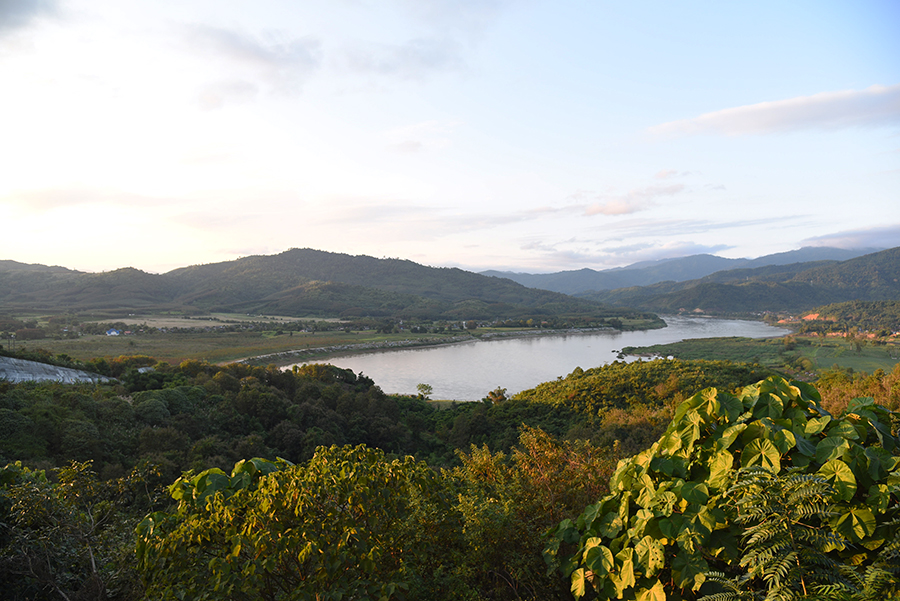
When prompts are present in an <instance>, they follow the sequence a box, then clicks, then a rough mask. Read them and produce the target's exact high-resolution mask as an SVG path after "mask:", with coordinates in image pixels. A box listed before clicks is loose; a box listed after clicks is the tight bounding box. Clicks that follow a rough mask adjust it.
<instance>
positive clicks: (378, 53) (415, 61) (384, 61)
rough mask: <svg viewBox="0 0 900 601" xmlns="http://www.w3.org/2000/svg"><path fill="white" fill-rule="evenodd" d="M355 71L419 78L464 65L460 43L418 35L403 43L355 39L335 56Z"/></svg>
mask: <svg viewBox="0 0 900 601" xmlns="http://www.w3.org/2000/svg"><path fill="white" fill-rule="evenodd" d="M337 62H338V63H339V65H340V66H342V67H344V68H345V69H347V70H349V71H352V72H354V73H357V74H363V75H379V76H388V77H394V78H397V79H405V80H421V79H425V78H426V77H428V76H429V75H432V74H433V73H435V72H442V71H453V70H458V69H460V68H462V67H463V60H462V58H461V55H460V46H459V44H458V43H457V42H456V41H454V40H451V39H437V38H417V39H414V40H409V41H407V42H405V43H403V44H381V43H375V42H357V43H356V44H355V45H353V46H352V47H350V48H347V49H346V50H345V51H344V52H343V54H342V55H341V56H340V57H339V58H338V59H337Z"/></svg>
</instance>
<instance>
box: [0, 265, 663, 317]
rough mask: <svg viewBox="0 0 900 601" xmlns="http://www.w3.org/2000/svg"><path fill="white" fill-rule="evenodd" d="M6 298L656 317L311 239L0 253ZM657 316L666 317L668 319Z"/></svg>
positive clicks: (137, 305)
mask: <svg viewBox="0 0 900 601" xmlns="http://www.w3.org/2000/svg"><path fill="white" fill-rule="evenodd" d="M0 304H2V306H3V307H4V308H5V309H6V310H8V311H10V312H15V311H25V310H27V311H29V312H33V311H35V310H37V311H50V312H52V311H60V312H62V311H65V312H77V311H86V310H101V311H110V312H112V311H115V312H118V313H119V314H123V313H127V312H130V311H132V312H133V311H136V310H140V311H165V310H168V311H180V312H185V311H186V312H203V311H216V312H237V313H253V314H268V315H285V316H318V317H342V318H355V317H394V318H400V319H432V320H472V319H475V320H487V319H503V320H515V319H524V320H527V319H533V320H535V321H536V322H538V323H540V322H541V321H543V320H547V321H550V320H556V321H557V322H560V323H559V324H558V325H565V324H566V323H567V324H569V325H573V326H578V325H606V326H612V327H619V328H621V327H627V324H623V322H622V321H621V320H629V319H640V320H649V321H651V322H652V321H653V320H656V317H655V316H654V315H652V314H647V313H643V312H636V311H631V310H627V309H621V308H610V307H608V306H603V305H601V304H599V303H597V302H596V301H592V300H589V299H577V298H573V297H571V296H566V295H564V294H560V293H557V292H549V291H546V290H536V289H532V288H526V287H525V286H522V285H520V284H517V283H515V282H512V281H510V280H505V279H499V278H492V277H487V276H483V275H478V274H475V273H472V272H468V271H464V270H461V269H455V268H453V269H451V268H434V267H426V266H423V265H419V264H416V263H413V262H411V261H405V260H399V259H375V258H373V257H367V256H350V255H345V254H337V253H328V252H322V251H316V250H311V249H293V250H289V251H286V252H283V253H281V254H279V255H274V256H252V257H246V258H243V259H238V260H236V261H228V262H224V263H213V264H208V265H196V266H192V267H185V268H182V269H176V270H174V271H170V272H168V273H165V274H161V275H155V274H149V273H145V272H143V271H140V270H137V269H133V268H124V269H118V270H116V271H110V272H105V273H83V272H78V271H72V270H69V269H64V268H62V267H46V266H43V265H26V264H22V263H17V262H15V261H0ZM615 320H619V321H615ZM656 325H657V327H661V326H662V322H658V321H657V323H656ZM643 327H646V324H645V325H644V326H643Z"/></svg>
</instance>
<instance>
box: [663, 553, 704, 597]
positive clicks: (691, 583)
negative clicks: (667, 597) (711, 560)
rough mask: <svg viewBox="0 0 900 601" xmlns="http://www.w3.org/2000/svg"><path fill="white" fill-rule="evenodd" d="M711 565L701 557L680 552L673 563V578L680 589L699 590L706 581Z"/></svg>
mask: <svg viewBox="0 0 900 601" xmlns="http://www.w3.org/2000/svg"><path fill="white" fill-rule="evenodd" d="M707 572H709V565H708V564H707V563H706V561H705V560H704V559H703V558H702V557H700V556H699V555H695V554H693V553H687V552H685V551H682V552H680V553H679V554H678V555H677V556H676V557H675V559H674V560H673V561H672V576H673V577H674V578H675V584H676V586H678V587H679V588H689V589H691V590H697V589H698V588H700V586H701V585H702V584H703V582H704V581H705V580H706V573H707Z"/></svg>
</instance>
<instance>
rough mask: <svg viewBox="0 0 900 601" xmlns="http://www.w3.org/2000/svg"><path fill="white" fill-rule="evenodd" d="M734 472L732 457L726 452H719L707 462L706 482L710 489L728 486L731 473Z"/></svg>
mask: <svg viewBox="0 0 900 601" xmlns="http://www.w3.org/2000/svg"><path fill="white" fill-rule="evenodd" d="M732 471H734V457H733V456H732V455H731V453H729V452H728V451H726V450H722V451H719V452H718V453H716V454H715V455H713V456H712V459H710V461H709V478H707V480H706V482H707V484H709V486H710V487H711V488H714V489H716V488H725V487H726V486H728V484H729V481H730V477H731V473H732Z"/></svg>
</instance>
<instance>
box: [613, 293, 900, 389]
mask: <svg viewBox="0 0 900 601" xmlns="http://www.w3.org/2000/svg"><path fill="white" fill-rule="evenodd" d="M767 321H769V322H771V323H778V325H783V326H786V327H790V328H792V329H793V330H794V331H795V332H794V333H793V334H790V335H788V336H784V337H781V338H767V339H752V338H737V337H731V338H705V339H693V340H682V341H680V342H674V343H671V344H659V345H653V346H646V347H625V348H623V349H622V354H623V355H633V356H644V357H654V356H656V357H676V358H679V359H710V358H717V359H725V360H728V361H739V362H751V363H759V364H761V365H764V366H766V367H769V368H771V369H777V370H780V371H782V372H783V373H787V374H790V375H792V376H794V377H797V378H800V379H804V380H814V379H815V378H817V377H818V376H819V375H821V374H823V373H824V372H825V371H826V370H849V371H850V372H853V371H861V372H868V373H872V372H874V371H876V370H878V369H882V370H888V371H890V370H891V369H893V367H894V365H896V364H897V363H898V362H900V334H898V333H900V302H896V301H874V302H863V301H853V302H847V303H839V304H835V305H825V306H822V307H818V308H816V309H814V310H813V311H811V312H810V313H808V314H804V315H802V316H800V317H797V316H794V317H790V316H775V315H773V316H770V318H769V319H768V320H767Z"/></svg>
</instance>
